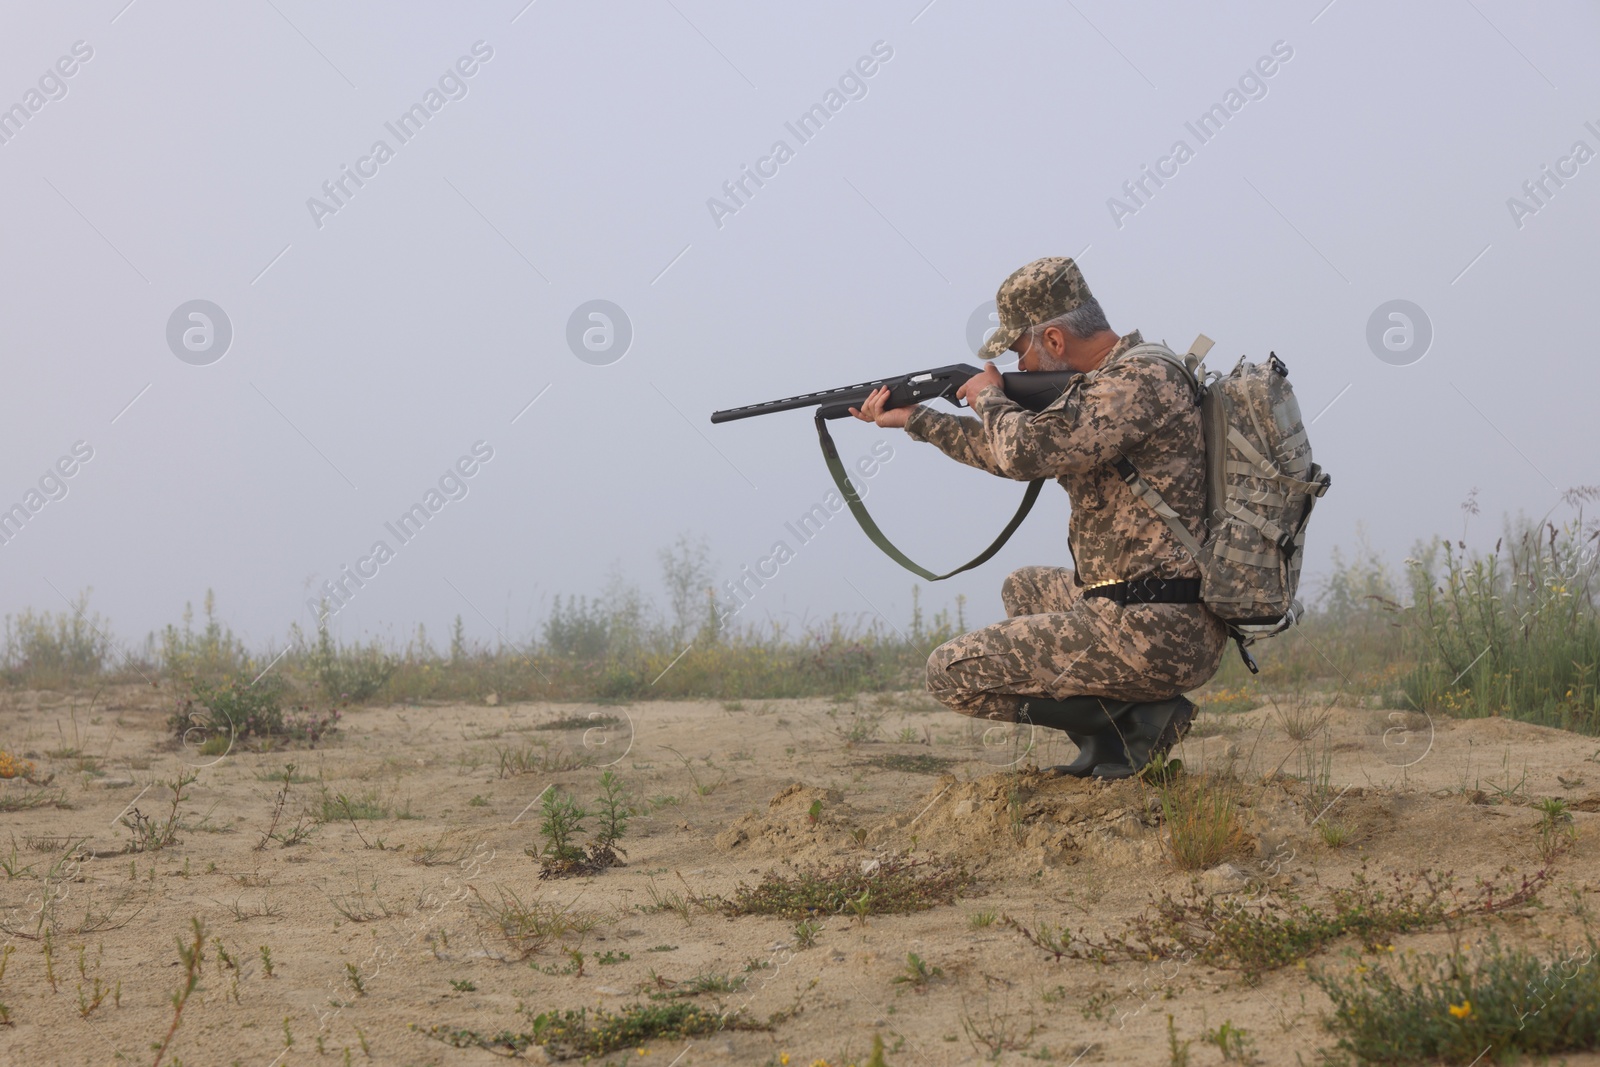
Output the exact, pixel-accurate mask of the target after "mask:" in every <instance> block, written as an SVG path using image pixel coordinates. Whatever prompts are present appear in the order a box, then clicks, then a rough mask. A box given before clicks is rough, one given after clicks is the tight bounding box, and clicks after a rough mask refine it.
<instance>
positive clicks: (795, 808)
mask: <svg viewBox="0 0 1600 1067" xmlns="http://www.w3.org/2000/svg"><path fill="white" fill-rule="evenodd" d="M860 823H861V814H860V812H858V811H856V810H855V809H854V808H852V807H851V806H850V805H849V804H847V803H845V799H844V794H843V793H841V792H840V791H839V790H837V789H820V788H817V787H815V786H808V785H805V784H803V783H801V782H793V783H791V784H790V785H788V786H786V787H785V788H783V789H780V790H779V791H778V792H777V793H776V794H774V796H773V798H772V799H771V800H770V801H768V802H767V810H766V812H765V813H757V812H751V813H750V814H748V815H741V816H740V817H739V818H737V819H735V820H734V821H733V823H732V825H730V826H729V827H728V828H727V829H726V830H723V831H722V832H721V833H719V834H718V835H717V836H716V838H715V841H716V846H717V851H719V852H721V853H722V854H723V855H729V854H733V853H737V854H739V855H747V856H787V857H790V858H802V857H803V858H806V859H817V858H821V857H823V856H831V855H835V854H838V853H842V852H845V851H847V850H848V849H849V848H851V847H852V846H854V845H855V838H854V837H853V836H852V835H853V833H854V832H857V831H858V830H859V827H860Z"/></svg>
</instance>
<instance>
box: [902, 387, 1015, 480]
mask: <svg viewBox="0 0 1600 1067" xmlns="http://www.w3.org/2000/svg"><path fill="white" fill-rule="evenodd" d="M906 433H907V434H909V435H910V436H911V439H912V440H913V441H926V442H928V443H929V444H931V445H933V446H934V447H936V448H937V449H939V451H941V452H943V453H944V454H945V455H947V456H949V457H950V458H951V459H954V460H958V461H960V462H962V463H965V464H966V465H967V466H969V467H977V468H978V469H979V470H981V471H988V472H989V473H990V474H1000V473H1001V471H1000V466H999V464H997V463H996V462H995V460H994V453H993V452H992V451H991V450H990V448H989V442H988V440H987V439H986V438H985V436H984V430H983V423H981V422H979V421H978V420H977V419H964V418H962V417H961V416H959V415H951V414H948V413H946V412H943V411H931V410H929V409H928V408H926V407H924V406H923V405H921V404H918V405H917V407H916V408H915V409H914V410H913V411H912V412H911V417H910V418H909V419H907V420H906Z"/></svg>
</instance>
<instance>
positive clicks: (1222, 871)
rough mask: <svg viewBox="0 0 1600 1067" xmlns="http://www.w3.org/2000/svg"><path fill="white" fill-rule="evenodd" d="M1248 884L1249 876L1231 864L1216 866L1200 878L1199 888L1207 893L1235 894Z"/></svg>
mask: <svg viewBox="0 0 1600 1067" xmlns="http://www.w3.org/2000/svg"><path fill="white" fill-rule="evenodd" d="M1249 884H1250V877H1249V875H1247V874H1245V873H1244V872H1243V871H1241V870H1240V869H1239V868H1237V867H1235V866H1234V865H1233V864H1231V863H1222V864H1218V865H1217V866H1215V867H1213V868H1211V869H1210V870H1209V871H1207V872H1206V873H1205V874H1202V875H1201V876H1200V888H1201V889H1204V890H1205V891H1206V892H1207V893H1236V892H1238V891H1239V890H1241V889H1243V888H1244V887H1245V886H1247V885H1249Z"/></svg>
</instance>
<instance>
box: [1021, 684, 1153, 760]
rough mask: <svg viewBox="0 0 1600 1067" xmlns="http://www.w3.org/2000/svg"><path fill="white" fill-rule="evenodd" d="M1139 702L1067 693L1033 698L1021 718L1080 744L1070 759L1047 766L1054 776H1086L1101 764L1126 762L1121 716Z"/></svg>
mask: <svg viewBox="0 0 1600 1067" xmlns="http://www.w3.org/2000/svg"><path fill="white" fill-rule="evenodd" d="M1135 706H1136V705H1134V704H1130V703H1128V702H1127V701H1122V700H1106V699H1104V698H1102V697H1068V698H1067V699H1065V700H1047V699H1038V698H1035V699H1030V700H1029V701H1028V703H1027V704H1026V705H1025V706H1024V707H1023V710H1022V714H1021V717H1020V718H1021V720H1023V721H1027V722H1031V723H1033V724H1034V725H1036V726H1048V727H1050V728H1051V729H1053V730H1060V731H1062V732H1063V733H1065V734H1066V735H1067V738H1068V740H1070V741H1071V742H1072V743H1073V744H1075V745H1077V746H1078V755H1077V758H1076V759H1074V760H1073V761H1072V762H1071V763H1065V764H1061V765H1058V766H1055V767H1046V768H1044V770H1043V773H1045V774H1047V775H1049V776H1050V777H1052V778H1060V777H1062V776H1070V777H1073V778H1087V777H1089V775H1090V774H1091V773H1093V771H1094V769H1095V768H1096V767H1097V766H1099V765H1101V764H1113V765H1117V764H1122V763H1126V762H1127V759H1128V756H1127V753H1126V751H1125V750H1124V748H1123V745H1122V734H1121V732H1120V731H1119V730H1118V727H1117V723H1118V720H1119V719H1120V718H1121V717H1122V716H1123V715H1125V714H1126V713H1127V711H1128V709H1130V708H1132V707H1135Z"/></svg>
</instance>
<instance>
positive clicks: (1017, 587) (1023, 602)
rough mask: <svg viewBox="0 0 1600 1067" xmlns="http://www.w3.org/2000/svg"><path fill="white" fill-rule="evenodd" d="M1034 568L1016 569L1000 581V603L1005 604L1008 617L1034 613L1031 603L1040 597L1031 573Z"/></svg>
mask: <svg viewBox="0 0 1600 1067" xmlns="http://www.w3.org/2000/svg"><path fill="white" fill-rule="evenodd" d="M1033 570H1034V568H1032V567H1022V568H1020V569H1018V570H1014V571H1012V572H1011V573H1010V574H1008V575H1006V580H1005V581H1003V582H1001V583H1000V603H1002V604H1004V605H1005V609H1006V617H1007V618H1009V619H1014V618H1016V617H1017V616H1018V615H1032V614H1034V612H1033V611H1032V610H1031V605H1032V603H1033V601H1035V600H1037V599H1038V597H1037V595H1036V591H1035V588H1034V581H1033V575H1032V573H1031V572H1032V571H1033Z"/></svg>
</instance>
